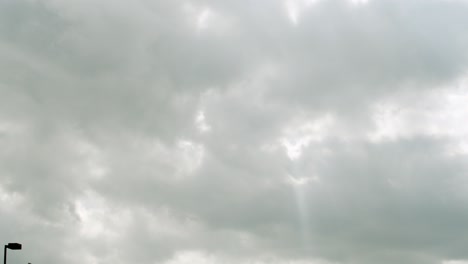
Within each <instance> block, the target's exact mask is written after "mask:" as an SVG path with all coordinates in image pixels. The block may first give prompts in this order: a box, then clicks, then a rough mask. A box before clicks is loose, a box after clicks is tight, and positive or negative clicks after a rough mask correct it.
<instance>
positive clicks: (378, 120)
mask: <svg viewBox="0 0 468 264" xmlns="http://www.w3.org/2000/svg"><path fill="white" fill-rule="evenodd" d="M373 119H374V124H375V129H374V131H372V132H371V133H369V135H368V136H369V139H370V140H371V142H380V141H383V140H394V139H396V138H398V137H399V136H401V134H402V133H403V130H404V128H405V122H404V120H403V119H402V113H401V110H400V109H399V107H398V106H396V105H393V104H390V103H383V104H378V105H376V106H375V108H374V111H373Z"/></svg>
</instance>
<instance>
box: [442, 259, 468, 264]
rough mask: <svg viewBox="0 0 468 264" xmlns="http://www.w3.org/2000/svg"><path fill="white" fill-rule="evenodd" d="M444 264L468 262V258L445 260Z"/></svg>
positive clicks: (463, 263)
mask: <svg viewBox="0 0 468 264" xmlns="http://www.w3.org/2000/svg"><path fill="white" fill-rule="evenodd" d="M442 264H468V260H444V261H442Z"/></svg>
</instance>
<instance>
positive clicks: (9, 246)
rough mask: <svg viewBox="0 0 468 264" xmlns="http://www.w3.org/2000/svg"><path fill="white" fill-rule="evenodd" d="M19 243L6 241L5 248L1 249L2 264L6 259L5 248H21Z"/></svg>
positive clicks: (4, 263)
mask: <svg viewBox="0 0 468 264" xmlns="http://www.w3.org/2000/svg"><path fill="white" fill-rule="evenodd" d="M21 247H22V246H21V244H20V243H8V244H7V245H5V249H4V251H3V264H6V259H7V249H11V250H21Z"/></svg>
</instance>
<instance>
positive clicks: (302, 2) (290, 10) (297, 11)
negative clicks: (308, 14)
mask: <svg viewBox="0 0 468 264" xmlns="http://www.w3.org/2000/svg"><path fill="white" fill-rule="evenodd" d="M318 1H319V0H286V1H285V3H284V4H285V9H286V14H287V16H288V18H289V20H290V21H291V23H292V24H293V25H295V26H297V25H298V24H299V21H300V18H301V16H302V13H303V12H304V11H305V10H306V9H307V8H308V7H309V6H310V5H312V4H314V3H316V2H318Z"/></svg>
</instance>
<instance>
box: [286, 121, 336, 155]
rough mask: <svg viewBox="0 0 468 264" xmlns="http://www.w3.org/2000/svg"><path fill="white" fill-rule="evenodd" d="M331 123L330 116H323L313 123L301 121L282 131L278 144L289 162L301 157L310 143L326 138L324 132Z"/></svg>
mask: <svg viewBox="0 0 468 264" xmlns="http://www.w3.org/2000/svg"><path fill="white" fill-rule="evenodd" d="M332 123H333V118H332V116H331V115H325V116H323V117H321V118H318V119H316V120H313V121H303V122H299V124H293V125H291V126H288V127H287V128H286V129H285V130H284V136H283V137H281V138H280V143H281V145H282V146H283V147H284V149H285V151H286V155H288V157H289V159H290V160H296V159H298V158H300V157H301V155H302V152H303V151H304V149H305V148H307V147H308V146H309V144H311V143H312V142H321V141H322V140H323V139H324V138H325V137H326V134H325V133H326V132H327V130H328V129H329V127H330V125H331V124H332Z"/></svg>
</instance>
